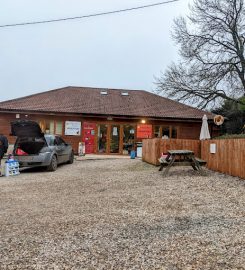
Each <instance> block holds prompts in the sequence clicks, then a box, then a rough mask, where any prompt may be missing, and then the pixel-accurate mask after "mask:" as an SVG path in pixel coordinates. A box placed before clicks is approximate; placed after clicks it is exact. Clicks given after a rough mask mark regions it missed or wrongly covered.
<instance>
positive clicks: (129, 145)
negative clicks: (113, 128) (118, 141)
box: [123, 125, 135, 154]
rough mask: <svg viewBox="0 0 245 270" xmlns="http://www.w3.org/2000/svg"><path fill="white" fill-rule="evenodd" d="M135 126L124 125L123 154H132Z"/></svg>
mask: <svg viewBox="0 0 245 270" xmlns="http://www.w3.org/2000/svg"><path fill="white" fill-rule="evenodd" d="M134 140H135V127H134V126H131V125H124V126H123V154H130V152H131V150H133V149H134Z"/></svg>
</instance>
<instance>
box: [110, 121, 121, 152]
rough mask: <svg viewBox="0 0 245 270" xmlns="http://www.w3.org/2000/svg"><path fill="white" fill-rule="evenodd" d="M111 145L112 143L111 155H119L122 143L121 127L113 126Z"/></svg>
mask: <svg viewBox="0 0 245 270" xmlns="http://www.w3.org/2000/svg"><path fill="white" fill-rule="evenodd" d="M110 138H111V143H110V153H119V143H120V126H119V125H111V136H110Z"/></svg>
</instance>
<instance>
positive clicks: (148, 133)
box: [137, 124, 152, 139]
mask: <svg viewBox="0 0 245 270" xmlns="http://www.w3.org/2000/svg"><path fill="white" fill-rule="evenodd" d="M137 138H140V139H148V138H152V125H145V124H144V125H143V124H142V125H137Z"/></svg>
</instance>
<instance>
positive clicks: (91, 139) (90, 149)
mask: <svg viewBox="0 0 245 270" xmlns="http://www.w3.org/2000/svg"><path fill="white" fill-rule="evenodd" d="M95 130H96V124H95V123H88V122H84V123H83V127H82V141H83V142H84V143H85V153H86V154H92V153H94V144H95Z"/></svg>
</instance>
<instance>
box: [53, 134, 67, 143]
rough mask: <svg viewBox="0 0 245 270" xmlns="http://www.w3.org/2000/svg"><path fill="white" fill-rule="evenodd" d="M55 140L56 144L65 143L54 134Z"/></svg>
mask: <svg viewBox="0 0 245 270" xmlns="http://www.w3.org/2000/svg"><path fill="white" fill-rule="evenodd" d="M55 140H56V142H57V145H65V144H66V143H65V142H64V141H63V139H62V138H60V137H58V136H55Z"/></svg>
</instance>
